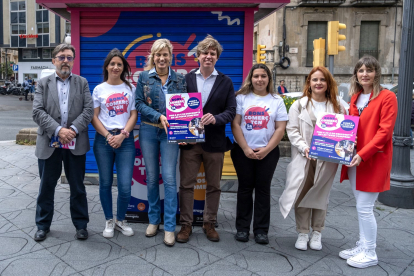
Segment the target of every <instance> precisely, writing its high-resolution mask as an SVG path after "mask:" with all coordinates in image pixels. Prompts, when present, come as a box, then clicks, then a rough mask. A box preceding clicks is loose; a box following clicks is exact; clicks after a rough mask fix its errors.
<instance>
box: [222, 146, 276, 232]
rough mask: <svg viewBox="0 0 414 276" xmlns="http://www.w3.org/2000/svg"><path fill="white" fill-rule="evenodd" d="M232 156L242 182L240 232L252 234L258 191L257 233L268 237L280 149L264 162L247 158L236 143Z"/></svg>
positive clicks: (238, 210) (270, 153) (238, 227)
mask: <svg viewBox="0 0 414 276" xmlns="http://www.w3.org/2000/svg"><path fill="white" fill-rule="evenodd" d="M230 155H231V159H232V160H233V164H234V168H235V169H236V173H237V178H238V180H239V190H238V191H237V214H236V229H237V231H238V232H247V233H249V231H250V224H251V221H252V213H253V190H255V199H254V219H253V233H254V234H255V235H258V234H267V232H268V231H269V223H270V184H271V182H272V178H273V174H274V172H275V169H276V165H277V162H278V161H279V155H280V152H279V147H276V148H275V149H273V150H272V151H271V152H269V154H268V155H267V156H266V157H265V158H264V159H262V160H254V159H250V158H247V157H246V155H244V152H243V150H242V149H241V147H240V146H239V145H238V144H237V143H234V148H233V149H232V150H231V153H230Z"/></svg>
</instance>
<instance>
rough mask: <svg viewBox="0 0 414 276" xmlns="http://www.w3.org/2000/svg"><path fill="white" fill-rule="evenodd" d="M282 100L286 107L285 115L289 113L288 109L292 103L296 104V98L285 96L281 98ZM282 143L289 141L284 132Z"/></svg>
mask: <svg viewBox="0 0 414 276" xmlns="http://www.w3.org/2000/svg"><path fill="white" fill-rule="evenodd" d="M282 98H283V102H284V103H285V106H286V111H287V113H289V109H290V107H291V106H292V104H293V103H294V102H296V100H297V98H292V97H286V96H282ZM282 141H289V137H288V136H287V133H286V131H285V135H283V138H282Z"/></svg>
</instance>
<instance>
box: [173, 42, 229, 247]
mask: <svg viewBox="0 0 414 276" xmlns="http://www.w3.org/2000/svg"><path fill="white" fill-rule="evenodd" d="M222 50H223V48H222V47H221V45H220V43H219V42H218V41H217V40H215V39H214V38H213V37H212V36H210V35H209V36H207V37H206V38H205V39H204V40H203V41H201V42H200V43H199V44H198V46H197V58H198V61H199V62H200V68H198V69H196V70H193V71H191V72H190V73H188V74H187V75H186V76H185V79H186V82H187V92H200V93H201V97H202V103H203V113H204V115H203V117H202V119H201V123H202V124H203V125H204V128H205V143H201V144H200V143H199V144H192V145H184V146H181V149H182V150H181V153H180V223H181V230H180V232H179V233H178V235H177V242H187V241H188V240H189V236H190V235H191V233H192V230H191V225H192V223H193V205H194V185H195V184H197V174H198V171H199V169H200V165H201V162H203V163H204V168H205V175H206V181H207V188H206V200H205V207H204V213H203V230H204V233H206V235H207V238H208V239H209V240H210V241H219V240H220V237H219V234H218V233H217V232H216V230H215V228H214V225H215V222H216V219H217V211H218V207H219V202H220V194H221V189H220V180H221V172H222V169H223V161H224V152H226V151H228V150H230V149H231V148H232V143H231V141H230V139H229V138H228V137H226V133H225V127H226V124H227V123H229V122H231V121H233V119H234V116H235V115H236V98H235V95H234V87H233V82H232V81H231V79H230V78H229V77H227V76H226V75H224V74H223V73H221V72H219V71H217V70H216V69H215V64H216V62H217V60H218V58H219V57H220V54H221V52H222Z"/></svg>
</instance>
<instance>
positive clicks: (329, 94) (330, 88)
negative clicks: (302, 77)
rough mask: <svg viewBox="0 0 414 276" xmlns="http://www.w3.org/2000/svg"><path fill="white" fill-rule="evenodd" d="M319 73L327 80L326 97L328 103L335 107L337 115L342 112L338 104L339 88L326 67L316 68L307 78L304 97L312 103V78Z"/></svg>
mask: <svg viewBox="0 0 414 276" xmlns="http://www.w3.org/2000/svg"><path fill="white" fill-rule="evenodd" d="M316 71H319V72H321V73H322V74H323V76H324V78H325V80H326V85H327V89H326V91H325V97H326V99H327V100H328V101H330V102H331V103H332V105H333V107H334V111H335V112H336V113H339V112H340V107H339V102H338V99H337V97H338V86H337V84H336V81H335V79H334V78H333V77H332V75H331V73H330V72H329V71H328V69H326V68H325V67H322V66H317V67H314V68H313V69H312V70H311V71H310V73H309V75H308V76H307V77H306V82H305V85H304V87H303V95H302V98H303V97H308V99H309V101H310V102H311V103H312V101H311V99H312V89H311V85H310V82H311V77H312V75H313V74H314V73H315V72H316Z"/></svg>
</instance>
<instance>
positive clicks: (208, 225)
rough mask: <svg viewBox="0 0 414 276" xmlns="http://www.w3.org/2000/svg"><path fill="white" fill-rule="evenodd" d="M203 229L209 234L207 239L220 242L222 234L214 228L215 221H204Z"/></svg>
mask: <svg viewBox="0 0 414 276" xmlns="http://www.w3.org/2000/svg"><path fill="white" fill-rule="evenodd" d="M203 231H204V233H205V234H206V235H207V239H208V240H210V241H213V242H218V241H219V240H220V236H219V234H218V233H217V231H216V229H215V228H214V223H212V222H205V223H203Z"/></svg>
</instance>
